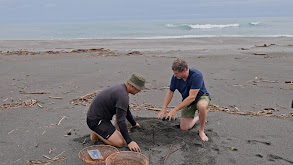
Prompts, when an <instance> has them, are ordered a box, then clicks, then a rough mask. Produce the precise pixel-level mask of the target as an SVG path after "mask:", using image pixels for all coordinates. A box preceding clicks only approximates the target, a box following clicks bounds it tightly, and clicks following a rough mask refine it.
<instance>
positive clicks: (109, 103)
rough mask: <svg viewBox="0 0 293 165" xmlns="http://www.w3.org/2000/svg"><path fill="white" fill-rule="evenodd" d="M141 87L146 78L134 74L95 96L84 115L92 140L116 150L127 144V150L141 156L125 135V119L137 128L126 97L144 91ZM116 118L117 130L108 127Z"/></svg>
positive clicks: (127, 135) (137, 147) (133, 142)
mask: <svg viewBox="0 0 293 165" xmlns="http://www.w3.org/2000/svg"><path fill="white" fill-rule="evenodd" d="M144 85H145V78H144V77H142V76H141V75H139V74H133V75H132V76H131V77H130V79H128V80H127V82H125V83H124V84H120V85H116V86H112V87H109V88H107V89H104V90H103V91H101V92H100V93H99V94H97V95H96V96H95V98H94V100H93V102H92V103H91V105H90V107H89V110H88V112H87V125H88V126H89V128H90V129H91V133H90V138H91V140H97V139H98V138H100V139H101V140H102V141H103V142H104V143H106V144H109V145H113V146H116V147H123V146H124V145H125V142H126V143H127V145H128V147H129V149H130V150H132V151H139V152H140V148H139V146H138V145H137V143H136V142H135V141H133V140H132V139H131V137H130V135H129V133H128V129H127V125H126V121H125V119H127V120H128V121H129V123H130V124H131V125H132V127H140V125H139V124H138V123H136V122H135V120H134V119H133V116H132V114H131V112H130V110H129V96H128V94H129V93H131V94H133V95H135V94H137V93H138V92H140V91H141V90H143V89H144V88H145V86H144ZM115 114H116V125H118V128H117V129H118V130H117V129H115V127H114V126H113V124H112V123H111V120H112V118H113V116H114V115H115Z"/></svg>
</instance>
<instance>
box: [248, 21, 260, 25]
mask: <svg viewBox="0 0 293 165" xmlns="http://www.w3.org/2000/svg"><path fill="white" fill-rule="evenodd" d="M259 23H260V22H259V21H258V22H249V24H250V25H258V24H259Z"/></svg>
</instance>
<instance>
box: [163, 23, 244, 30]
mask: <svg viewBox="0 0 293 165" xmlns="http://www.w3.org/2000/svg"><path fill="white" fill-rule="evenodd" d="M166 26H167V27H170V28H176V27H182V28H188V29H215V28H229V27H238V26H239V24H223V25H221V24H202V25H201V24H195V25H193V24H180V25H175V24H166Z"/></svg>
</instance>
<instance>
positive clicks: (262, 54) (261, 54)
mask: <svg viewBox="0 0 293 165" xmlns="http://www.w3.org/2000/svg"><path fill="white" fill-rule="evenodd" d="M254 55H259V56H264V55H267V54H266V53H254Z"/></svg>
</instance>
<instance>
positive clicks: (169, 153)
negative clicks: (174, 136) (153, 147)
mask: <svg viewBox="0 0 293 165" xmlns="http://www.w3.org/2000/svg"><path fill="white" fill-rule="evenodd" d="M182 147H183V145H181V146H179V147H178V148H176V149H175V150H174V151H171V152H170V153H169V155H170V154H172V153H174V152H176V151H177V150H179V149H180V148H182ZM166 156H168V154H167V155H165V156H163V157H166Z"/></svg>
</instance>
